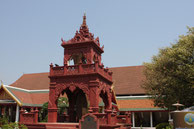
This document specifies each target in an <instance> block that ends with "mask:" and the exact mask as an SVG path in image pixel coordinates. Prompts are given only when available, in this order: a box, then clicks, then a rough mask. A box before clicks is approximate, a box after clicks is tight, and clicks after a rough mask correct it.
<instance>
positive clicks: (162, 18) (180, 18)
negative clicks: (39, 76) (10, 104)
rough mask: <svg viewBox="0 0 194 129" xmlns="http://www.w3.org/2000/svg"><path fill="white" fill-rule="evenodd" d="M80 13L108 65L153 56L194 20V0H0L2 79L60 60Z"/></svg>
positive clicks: (10, 79) (44, 68)
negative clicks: (97, 39)
mask: <svg viewBox="0 0 194 129" xmlns="http://www.w3.org/2000/svg"><path fill="white" fill-rule="evenodd" d="M84 13H86V16H87V24H88V27H89V29H90V32H92V33H93V34H94V36H95V37H97V36H99V38H100V42H101V44H102V45H104V46H105V48H104V50H105V53H104V54H103V55H102V59H103V63H104V65H105V66H107V67H120V66H134V65H142V63H143V62H151V58H152V56H153V55H157V53H158V50H159V48H164V47H167V46H170V44H171V43H174V42H176V40H178V36H179V35H182V34H186V32H187V28H186V27H187V26H190V27H193V26H194V0H96V1H94V0H70V1H67V0H31V1H30V0H28V1H27V0H17V1H16V0H12V1H11V0H1V1H0V80H3V82H4V83H5V84H10V83H12V82H14V81H15V80H17V79H18V78H19V77H20V76H21V75H22V74H24V73H38V72H48V71H49V64H50V63H51V62H53V63H54V64H55V63H56V64H59V65H62V63H63V48H62V47H61V46H60V44H61V38H63V39H64V40H69V39H70V38H72V37H73V36H74V34H75V32H76V30H78V29H79V27H80V25H81V23H82V16H83V14H84Z"/></svg>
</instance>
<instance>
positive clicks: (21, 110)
mask: <svg viewBox="0 0 194 129" xmlns="http://www.w3.org/2000/svg"><path fill="white" fill-rule="evenodd" d="M23 113H24V109H23V108H22V107H21V109H20V123H22V122H23Z"/></svg>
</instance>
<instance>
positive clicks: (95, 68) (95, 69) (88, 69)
mask: <svg viewBox="0 0 194 129" xmlns="http://www.w3.org/2000/svg"><path fill="white" fill-rule="evenodd" d="M92 73H99V74H101V75H102V76H103V77H104V78H107V79H108V80H111V79H112V72H110V71H109V69H108V68H104V66H103V65H99V64H98V63H94V64H79V65H71V66H56V67H53V65H50V76H64V75H75V74H92Z"/></svg>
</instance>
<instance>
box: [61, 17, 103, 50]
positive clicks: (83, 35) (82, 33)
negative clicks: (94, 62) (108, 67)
mask: <svg viewBox="0 0 194 129" xmlns="http://www.w3.org/2000/svg"><path fill="white" fill-rule="evenodd" d="M61 41H62V43H61V46H63V45H66V44H72V43H81V42H89V41H94V42H95V43H96V44H97V45H98V46H99V47H100V41H99V37H96V38H94V34H92V33H90V32H89V28H88V26H87V24H86V14H84V16H83V22H82V24H81V26H80V29H79V31H78V30H76V33H75V36H74V37H73V38H72V39H70V40H68V41H65V40H63V38H61ZM103 48H104V46H102V47H101V49H102V50H103Z"/></svg>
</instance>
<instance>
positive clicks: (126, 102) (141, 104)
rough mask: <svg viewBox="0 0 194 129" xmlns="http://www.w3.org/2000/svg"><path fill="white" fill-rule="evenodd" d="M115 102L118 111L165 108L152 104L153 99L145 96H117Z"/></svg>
mask: <svg viewBox="0 0 194 129" xmlns="http://www.w3.org/2000/svg"><path fill="white" fill-rule="evenodd" d="M117 104H118V107H119V110H120V111H148V110H149V111H150V110H165V109H164V108H159V107H157V106H154V102H153V100H151V99H149V98H145V97H141V98H135V97H134V98H130V97H129V98H125V99H120V98H117Z"/></svg>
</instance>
